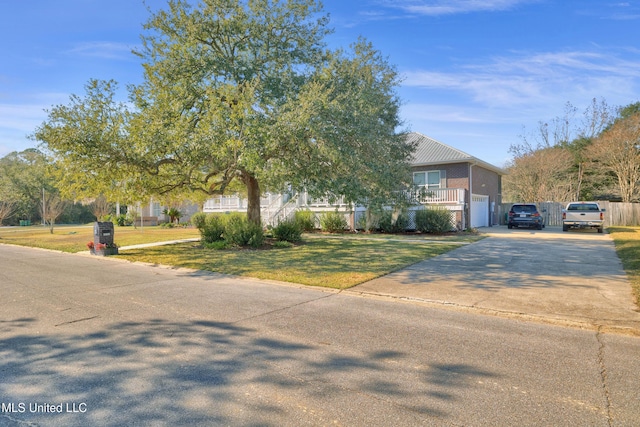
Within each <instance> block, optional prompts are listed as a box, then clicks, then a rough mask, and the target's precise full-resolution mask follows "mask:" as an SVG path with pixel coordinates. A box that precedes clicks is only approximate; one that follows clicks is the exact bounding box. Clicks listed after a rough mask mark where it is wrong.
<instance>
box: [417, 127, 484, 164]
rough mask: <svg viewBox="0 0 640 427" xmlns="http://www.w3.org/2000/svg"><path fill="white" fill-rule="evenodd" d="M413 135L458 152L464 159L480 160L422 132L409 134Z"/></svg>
mask: <svg viewBox="0 0 640 427" xmlns="http://www.w3.org/2000/svg"><path fill="white" fill-rule="evenodd" d="M412 133H413V134H416V135H420V136H421V137H423V138H427V139H429V140H431V141H433V142H435V143H437V144H440V145H442V146H444V147H447V148H448V149H450V150H453V151H456V152H458V153H459V154H462V155H463V156H464V157H467V158H469V159H474V160H480V159H478V158H477V157H475V156H472V155H471V154H469V153H467V152H464V151H462V150H460V149H458V148H455V147H452V146H450V145H449V144H445V143H444V142H441V141H438V140H437V139H435V138H432V137H430V136H428V135H425V134H423V133H421V132H409V135H411V134H412Z"/></svg>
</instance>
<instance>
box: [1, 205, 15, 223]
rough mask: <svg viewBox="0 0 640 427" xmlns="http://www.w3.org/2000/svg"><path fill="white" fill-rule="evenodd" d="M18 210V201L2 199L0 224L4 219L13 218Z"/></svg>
mask: <svg viewBox="0 0 640 427" xmlns="http://www.w3.org/2000/svg"><path fill="white" fill-rule="evenodd" d="M15 212H16V203H15V202H13V201H2V200H0V225H2V221H4V220H5V219H7V218H11V217H12V216H13V215H14V214H15Z"/></svg>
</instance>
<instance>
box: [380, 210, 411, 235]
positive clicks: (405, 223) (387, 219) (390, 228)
mask: <svg viewBox="0 0 640 427" xmlns="http://www.w3.org/2000/svg"><path fill="white" fill-rule="evenodd" d="M407 227H409V217H408V216H407V214H405V213H404V212H401V213H399V214H398V216H397V218H396V219H395V220H394V219H393V212H392V211H382V212H381V213H380V216H379V218H378V228H379V229H380V231H382V232H383V233H403V232H405V231H406V230H407Z"/></svg>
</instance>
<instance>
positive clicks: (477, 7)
mask: <svg viewBox="0 0 640 427" xmlns="http://www.w3.org/2000/svg"><path fill="white" fill-rule="evenodd" d="M536 1H538V0H388V1H384V2H383V4H384V5H386V6H388V7H393V8H397V9H401V10H404V11H406V12H409V13H415V14H420V15H428V16H438V15H451V14H457V13H470V12H487V11H489V12H491V11H501V10H509V9H512V8H513V7H515V6H518V5H520V4H525V3H532V2H536Z"/></svg>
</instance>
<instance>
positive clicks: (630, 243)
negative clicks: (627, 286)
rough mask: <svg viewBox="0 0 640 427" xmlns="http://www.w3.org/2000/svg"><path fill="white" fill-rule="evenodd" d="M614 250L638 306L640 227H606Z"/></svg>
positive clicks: (639, 303)
mask: <svg viewBox="0 0 640 427" xmlns="http://www.w3.org/2000/svg"><path fill="white" fill-rule="evenodd" d="M607 231H608V232H609V233H610V234H611V237H613V241H614V242H615V245H616V252H617V253H618V257H619V258H620V260H621V261H622V266H623V267H624V270H625V271H626V272H627V275H628V276H629V280H630V281H631V288H632V289H633V295H634V297H635V301H636V305H638V306H639V307H640V227H608V228H607Z"/></svg>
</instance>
